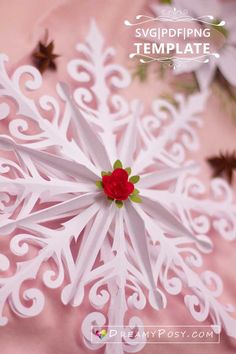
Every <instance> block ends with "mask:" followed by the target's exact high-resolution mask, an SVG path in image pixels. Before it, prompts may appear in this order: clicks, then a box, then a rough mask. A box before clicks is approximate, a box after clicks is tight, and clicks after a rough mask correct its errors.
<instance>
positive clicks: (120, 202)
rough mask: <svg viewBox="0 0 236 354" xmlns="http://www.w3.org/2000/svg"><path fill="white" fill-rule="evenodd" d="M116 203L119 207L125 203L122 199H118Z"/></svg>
mask: <svg viewBox="0 0 236 354" xmlns="http://www.w3.org/2000/svg"><path fill="white" fill-rule="evenodd" d="M115 203H116V206H117V208H122V207H123V205H124V203H123V202H122V201H121V200H116V202H115Z"/></svg>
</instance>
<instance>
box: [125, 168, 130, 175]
mask: <svg viewBox="0 0 236 354" xmlns="http://www.w3.org/2000/svg"><path fill="white" fill-rule="evenodd" d="M125 171H126V172H127V173H128V175H130V174H131V168H130V167H126V169H125Z"/></svg>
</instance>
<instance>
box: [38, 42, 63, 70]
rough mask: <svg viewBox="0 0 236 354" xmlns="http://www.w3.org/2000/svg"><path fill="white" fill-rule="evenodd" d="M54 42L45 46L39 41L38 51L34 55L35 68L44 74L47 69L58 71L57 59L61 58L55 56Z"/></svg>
mask: <svg viewBox="0 0 236 354" xmlns="http://www.w3.org/2000/svg"><path fill="white" fill-rule="evenodd" d="M53 51H54V42H53V41H51V42H50V43H49V44H44V43H42V42H41V41H39V44H38V50H37V51H36V52H34V53H33V58H34V59H35V66H36V67H37V68H38V69H39V71H40V72H41V73H43V72H44V71H45V70H47V69H52V70H56V68H57V66H56V63H55V59H56V58H58V57H59V55H58V54H54V53H53Z"/></svg>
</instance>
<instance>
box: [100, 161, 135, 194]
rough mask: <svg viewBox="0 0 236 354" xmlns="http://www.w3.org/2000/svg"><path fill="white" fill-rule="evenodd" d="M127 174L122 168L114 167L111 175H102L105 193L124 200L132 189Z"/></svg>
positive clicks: (132, 186)
mask: <svg viewBox="0 0 236 354" xmlns="http://www.w3.org/2000/svg"><path fill="white" fill-rule="evenodd" d="M128 178H129V175H128V173H127V172H126V170H124V169H123V168H117V169H115V170H114V171H113V172H112V174H111V175H106V176H103V177H102V184H103V189H104V192H105V194H106V195H107V196H108V197H109V198H112V199H115V200H126V199H128V197H129V195H130V194H132V193H133V191H134V185H133V183H131V182H129V181H128Z"/></svg>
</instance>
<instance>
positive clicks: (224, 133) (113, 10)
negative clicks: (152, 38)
mask: <svg viewBox="0 0 236 354" xmlns="http://www.w3.org/2000/svg"><path fill="white" fill-rule="evenodd" d="M149 3H151V1H148V0H129V1H127V0H116V1H111V0H96V1H95V0H34V1H32V0H11V1H6V0H0V51H1V52H5V53H6V54H8V56H9V58H10V61H9V64H8V67H9V70H10V71H12V70H13V69H14V68H15V67H16V66H17V65H19V64H28V63H31V59H30V55H31V53H32V50H33V49H34V48H35V46H36V44H37V42H38V40H39V39H41V38H43V36H44V32H45V29H46V28H47V29H48V30H49V35H50V38H51V39H54V40H55V47H56V53H59V54H61V57H60V58H59V59H58V71H57V72H47V73H45V75H44V81H45V82H44V84H43V90H44V92H49V93H50V92H52V91H54V87H55V83H56V82H57V81H58V80H64V81H68V82H69V83H71V79H69V76H68V74H67V72H66V65H67V62H68V61H69V60H71V59H73V58H75V57H76V55H77V53H76V51H75V45H76V43H77V42H78V41H83V40H84V38H85V36H86V35H87V32H88V28H89V23H90V18H95V19H96V21H97V24H98V26H99V28H100V30H101V31H102V33H103V35H104V37H105V39H106V42H107V43H108V44H110V45H112V46H114V47H115V48H116V50H117V57H116V61H117V62H118V63H120V64H122V65H124V66H126V67H128V68H131V69H132V68H133V67H134V63H133V62H132V61H130V60H129V59H128V52H129V50H128V48H129V46H130V38H128V37H127V31H126V28H125V27H124V25H123V21H124V20H125V19H133V18H134V17H135V15H137V14H140V13H145V11H147V5H148V4H149ZM166 90H170V86H169V81H168V79H166V80H165V81H159V80H158V79H157V78H156V77H154V75H153V76H152V75H150V76H149V79H148V81H147V82H145V83H144V84H142V83H140V82H138V80H135V81H134V82H133V83H132V85H131V88H129V89H128V90H126V92H125V95H126V98H127V99H131V98H134V97H137V98H140V99H142V100H143V101H144V102H145V103H146V104H147V105H148V104H150V103H151V101H152V99H154V98H156V97H158V95H159V94H162V93H164V92H165V91H166ZM0 129H1V127H0ZM198 133H199V138H200V142H201V149H200V150H199V152H198V153H197V154H196V153H195V154H193V155H192V157H193V158H194V159H196V160H197V161H199V162H200V164H201V165H202V174H201V175H202V176H203V177H202V178H203V179H204V180H205V182H206V183H208V181H209V178H210V170H209V168H208V166H207V165H206V163H205V162H204V159H205V157H206V156H209V155H211V154H215V153H217V152H218V151H219V150H223V151H224V150H226V149H229V150H233V149H234V148H235V134H236V121H233V120H232V118H231V117H230V116H229V115H227V114H226V113H225V112H224V111H223V110H222V109H221V107H220V103H219V99H218V97H216V96H214V95H211V97H210V99H209V102H208V104H207V106H206V110H205V113H204V127H203V128H201V129H199V131H198ZM235 181H236V178H235ZM235 185H236V183H234V186H233V188H235ZM214 238H215V240H214V241H215V248H214V251H213V253H212V254H211V255H209V256H206V257H205V264H206V269H211V270H214V271H215V272H217V273H219V275H220V276H221V277H222V278H223V281H224V298H223V300H224V301H225V302H226V303H227V302H229V303H232V304H233V305H235V307H236V300H235V295H236V294H235V272H234V267H235V266H236V261H235V246H236V243H235V241H234V242H233V243H227V242H225V241H224V240H222V239H220V238H219V237H218V236H216V237H214ZM45 291H46V290H45ZM87 311H88V309H87V308H86V305H83V306H81V307H80V308H72V307H70V306H68V307H65V306H64V305H62V304H61V301H60V296H59V291H55V290H54V291H49V290H47V301H46V306H45V309H44V311H43V312H42V313H41V314H40V315H39V316H38V317H36V318H31V319H21V318H18V317H16V316H14V315H13V314H12V313H11V314H10V321H9V324H8V325H7V326H6V327H3V328H0V352H1V354H32V353H34V354H55V353H57V354H78V353H89V352H91V351H89V350H88V349H86V348H85V347H84V346H83V342H82V338H81V333H80V325H81V322H82V320H83V318H84V316H85V314H86V313H87ZM143 321H144V322H145V323H147V324H151V323H153V324H154V325H155V324H184V323H185V324H194V323H196V322H195V321H194V320H193V319H192V318H191V316H190V315H189V313H188V311H187V310H186V308H185V306H184V304H183V298H181V297H172V298H170V297H169V302H168V307H167V309H165V310H163V311H160V312H154V311H149V310H148V309H147V310H146V312H145V311H144V312H143ZM199 350H200V351H201V352H202V353H209V354H210V353H213V352H214V353H216V354H218V353H224V354H230V353H235V351H236V340H233V339H231V338H229V337H227V336H226V335H225V334H224V333H222V338H221V344H215V345H201V346H200V347H199V345H174V344H172V345H159V346H158V345H156V346H150V345H149V346H148V345H147V346H146V347H145V349H143V350H142V352H141V353H143V354H144V353H148V354H152V353H155V354H156V353H166V354H170V353H175V354H178V353H183V354H188V353H192V354H194V353H197V352H199ZM97 353H103V350H101V351H97ZM111 354H112V353H111Z"/></svg>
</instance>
